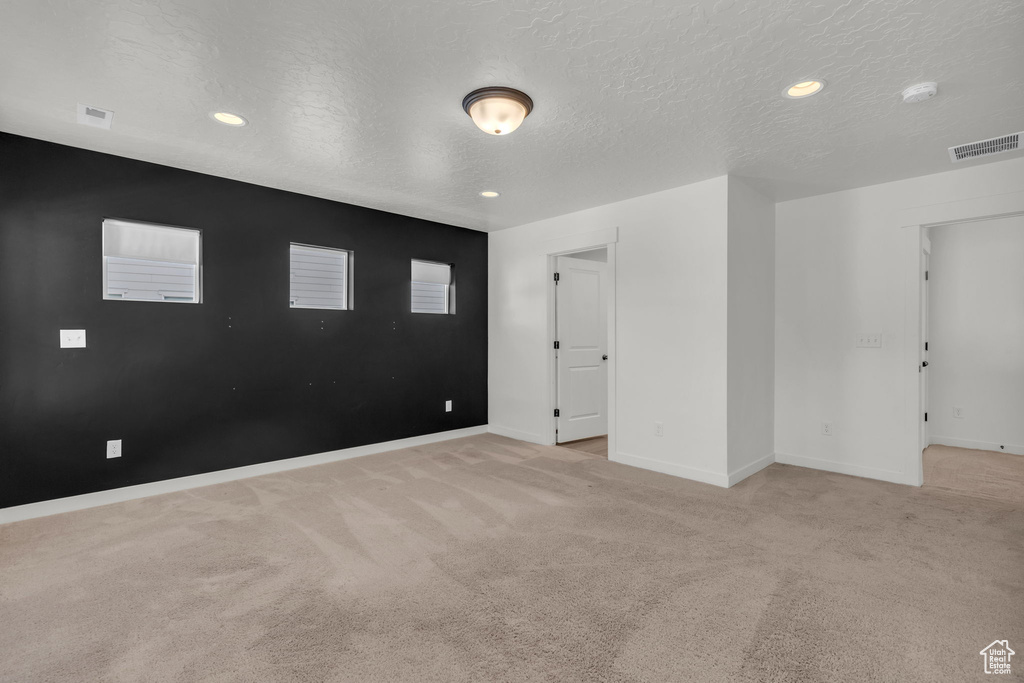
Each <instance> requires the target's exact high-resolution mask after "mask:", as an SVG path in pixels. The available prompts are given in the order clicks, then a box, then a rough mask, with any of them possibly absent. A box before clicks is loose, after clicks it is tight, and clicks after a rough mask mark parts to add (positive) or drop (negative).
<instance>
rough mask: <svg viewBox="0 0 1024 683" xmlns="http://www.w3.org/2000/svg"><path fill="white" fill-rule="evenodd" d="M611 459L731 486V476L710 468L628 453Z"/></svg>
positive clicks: (642, 467) (644, 468) (706, 482)
mask: <svg viewBox="0 0 1024 683" xmlns="http://www.w3.org/2000/svg"><path fill="white" fill-rule="evenodd" d="M610 460H611V461H612V462H618V463H622V464H623V465H630V466H631V467H639V468H640V469H643V470H651V471H653V472H661V473H662V474H671V475H672V476H675V477H682V478H683V479H692V480H693V481H699V482H701V483H704V484H713V485H714V486H721V487H722V488H728V487H729V477H728V476H727V475H725V474H721V473H718V472H710V471H708V470H700V469H697V468H695V467H686V466H685V465H678V464H676V463H674V462H665V461H664V460H655V459H653V458H644V457H642V456H639V455H630V454H628V453H616V454H615V456H614V457H612V458H610Z"/></svg>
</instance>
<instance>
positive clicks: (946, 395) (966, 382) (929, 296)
mask: <svg viewBox="0 0 1024 683" xmlns="http://www.w3.org/2000/svg"><path fill="white" fill-rule="evenodd" d="M923 238H924V239H923V241H922V243H923V246H924V249H923V254H922V258H923V262H924V268H925V273H926V277H925V279H924V282H923V285H922V289H921V321H922V338H923V340H924V349H923V354H924V355H923V361H922V372H921V399H922V404H923V407H924V410H925V413H926V415H927V422H925V423H924V426H925V429H924V430H923V432H922V443H924V444H925V445H926V446H927V448H926V449H925V450H924V454H923V469H924V485H925V486H929V487H938V488H943V489H947V490H955V491H958V492H962V493H967V494H972V495H976V496H980V497H985V498H1000V499H1007V498H1008V499H1011V500H1015V501H1016V500H1019V501H1022V502H1024V268H1022V267H1021V264H1022V263H1024V215H1017V216H1004V217H998V218H992V219H989V220H985V221H975V222H970V223H951V224H946V225H940V226H932V227H930V228H927V229H926V230H925V234H924V235H923Z"/></svg>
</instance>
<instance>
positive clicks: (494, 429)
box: [487, 424, 551, 446]
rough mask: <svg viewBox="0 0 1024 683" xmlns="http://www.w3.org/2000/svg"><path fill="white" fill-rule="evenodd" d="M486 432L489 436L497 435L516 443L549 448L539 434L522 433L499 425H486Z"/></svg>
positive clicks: (545, 440) (548, 444)
mask: <svg viewBox="0 0 1024 683" xmlns="http://www.w3.org/2000/svg"><path fill="white" fill-rule="evenodd" d="M487 431H489V432H490V433H491V434H497V435H498V436H507V437H508V438H510V439H516V440H518V441H528V442H529V443H537V444H540V445H542V446H550V445H551V444H550V443H548V441H547V439H545V438H544V437H542V436H541V435H540V434H533V433H532V432H524V431H521V430H519V429H512V428H511V427H502V426H501V425H492V424H489V425H487Z"/></svg>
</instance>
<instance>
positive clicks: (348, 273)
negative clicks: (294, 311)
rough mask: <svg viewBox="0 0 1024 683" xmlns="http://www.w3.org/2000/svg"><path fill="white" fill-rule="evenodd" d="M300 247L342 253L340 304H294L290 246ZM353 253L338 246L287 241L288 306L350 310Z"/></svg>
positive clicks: (351, 302) (325, 309) (318, 309)
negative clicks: (342, 272)
mask: <svg viewBox="0 0 1024 683" xmlns="http://www.w3.org/2000/svg"><path fill="white" fill-rule="evenodd" d="M293 247H294V248H297V249H302V250H306V251H311V252H329V253H331V254H332V255H333V254H343V255H344V258H345V266H344V267H345V272H344V276H343V278H342V287H343V291H342V305H341V306H340V307H338V306H322V305H315V304H296V303H295V301H296V299H295V298H293V296H292V279H291V272H292V261H291V257H292V248H293ZM354 260H355V259H354V253H353V252H352V251H351V250H350V249H341V248H339V247H324V246H320V245H315V244H303V243H300V242H289V244H288V307H289V308H306V309H311V310H317V311H351V310H352V309H353V308H354V306H353V291H352V290H353V286H352V285H353V282H354V280H353V277H352V272H353V261H354Z"/></svg>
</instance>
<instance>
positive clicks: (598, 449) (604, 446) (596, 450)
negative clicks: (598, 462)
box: [558, 434, 608, 458]
mask: <svg viewBox="0 0 1024 683" xmlns="http://www.w3.org/2000/svg"><path fill="white" fill-rule="evenodd" d="M558 445H559V446H561V447H562V448H568V449H569V450H571V451H580V452H581V453H590V454H591V455H600V456H601V457H602V458H607V457H608V435H607V434H605V435H604V436H595V437H592V438H590V439H579V440H577V441H567V442H566V443H560V444H558Z"/></svg>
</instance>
